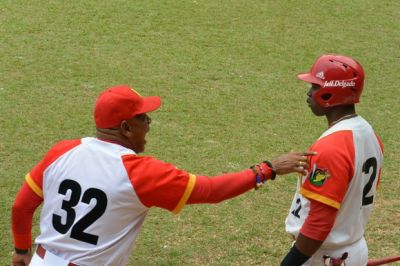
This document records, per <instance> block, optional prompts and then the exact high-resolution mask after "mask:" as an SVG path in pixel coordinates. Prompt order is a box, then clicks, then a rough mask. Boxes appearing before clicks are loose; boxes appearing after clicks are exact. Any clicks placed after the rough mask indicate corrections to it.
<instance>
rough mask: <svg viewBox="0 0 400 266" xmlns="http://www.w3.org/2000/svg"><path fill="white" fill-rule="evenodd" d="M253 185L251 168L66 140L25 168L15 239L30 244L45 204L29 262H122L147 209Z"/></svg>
mask: <svg viewBox="0 0 400 266" xmlns="http://www.w3.org/2000/svg"><path fill="white" fill-rule="evenodd" d="M271 174H272V172H271V169H268V172H267V173H266V175H267V176H271ZM254 186H255V175H254V173H253V171H252V170H250V169H246V170H243V171H240V172H236V173H228V174H223V175H219V176H214V177H213V178H209V177H207V176H195V175H193V174H190V173H188V172H186V171H184V170H180V169H177V168H176V167H175V166H173V165H171V164H168V163H165V162H162V161H160V160H157V159H155V158H153V157H149V156H138V155H136V154H135V153H134V152H133V151H132V150H130V149H127V148H125V147H123V146H121V145H119V144H118V143H112V142H110V141H102V140H99V139H96V138H83V139H81V140H65V141H61V142H59V143H57V144H56V145H55V146H54V147H52V148H51V149H50V151H49V152H48V153H47V154H46V156H45V157H44V158H43V160H42V161H41V162H39V164H37V165H36V166H35V167H34V168H33V169H32V170H31V171H30V173H29V174H27V176H26V178H25V183H24V184H23V186H22V187H21V189H20V191H19V192H18V194H17V197H16V199H15V201H14V204H13V208H12V223H11V227H12V232H13V236H14V244H15V247H16V248H19V249H28V248H30V247H31V242H32V233H31V229H32V218H33V214H34V212H35V210H36V208H37V207H38V206H39V205H40V204H42V203H43V208H42V213H41V217H40V234H39V236H38V237H37V238H36V241H35V242H36V244H38V245H40V246H39V248H38V250H37V251H36V252H35V254H34V256H33V258H32V261H31V264H30V265H31V266H43V265H60V266H67V265H71V264H70V263H73V264H75V265H80V266H85V265H125V264H126V262H127V260H128V257H129V255H130V251H131V248H132V246H133V244H134V241H135V239H136V237H137V234H138V233H139V231H140V228H141V226H142V223H143V221H144V218H145V217H146V215H147V212H148V209H149V208H150V207H160V208H163V209H166V210H169V211H171V212H173V213H178V212H179V211H180V210H181V209H182V208H183V206H184V205H185V204H198V203H218V202H220V201H223V200H226V199H229V198H232V197H235V196H238V195H240V194H242V193H244V192H246V191H248V190H250V189H252V188H254ZM40 250H42V251H40ZM43 250H44V251H43ZM43 253H44V254H43Z"/></svg>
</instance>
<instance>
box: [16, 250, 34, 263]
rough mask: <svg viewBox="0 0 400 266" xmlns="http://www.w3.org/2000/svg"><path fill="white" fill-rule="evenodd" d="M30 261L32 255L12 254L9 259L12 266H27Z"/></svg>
mask: <svg viewBox="0 0 400 266" xmlns="http://www.w3.org/2000/svg"><path fill="white" fill-rule="evenodd" d="M31 259H32V253H30V252H29V253H27V254H17V253H15V252H14V253H13V255H12V259H11V265H12V266H28V265H29V263H30V262H31Z"/></svg>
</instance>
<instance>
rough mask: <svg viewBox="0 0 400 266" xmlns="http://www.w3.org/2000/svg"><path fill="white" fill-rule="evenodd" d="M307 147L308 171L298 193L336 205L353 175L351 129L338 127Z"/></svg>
mask: <svg viewBox="0 0 400 266" xmlns="http://www.w3.org/2000/svg"><path fill="white" fill-rule="evenodd" d="M310 150H312V151H316V152H317V155H315V156H311V158H310V169H309V171H308V172H309V174H308V175H307V176H306V178H305V180H304V182H303V184H302V187H301V188H300V193H301V194H302V195H303V196H304V197H306V198H309V199H313V200H315V201H318V202H321V203H324V204H327V205H329V206H331V207H334V208H336V209H339V208H340V205H341V203H342V200H343V198H344V196H345V194H346V191H347V188H348V185H349V183H350V181H351V179H352V177H353V175H354V157H355V152H354V144H353V135H352V132H351V131H347V130H346V131H338V132H335V133H333V134H331V135H328V136H325V137H323V138H321V139H319V140H318V141H317V142H316V143H315V144H314V145H313V146H311V148H310Z"/></svg>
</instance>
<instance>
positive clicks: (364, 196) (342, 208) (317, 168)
mask: <svg viewBox="0 0 400 266" xmlns="http://www.w3.org/2000/svg"><path fill="white" fill-rule="evenodd" d="M310 150H312V151H316V152H317V155H316V156H311V157H310V169H309V174H308V175H307V176H302V177H301V178H299V181H298V184H297V190H296V193H295V196H294V198H293V202H292V205H291V208H290V211H289V215H288V216H287V218H286V231H287V232H288V233H290V234H291V235H293V236H294V237H295V238H297V236H298V234H299V232H301V233H302V234H303V235H305V236H307V237H309V238H312V239H319V236H318V235H317V234H318V233H314V232H313V231H312V230H310V229H307V230H305V229H304V228H303V230H302V227H303V224H305V221H306V220H307V217H308V216H309V212H310V205H311V204H310V200H311V201H317V202H319V203H323V204H325V205H327V206H330V207H332V208H335V209H337V210H338V211H337V216H336V219H335V222H334V225H333V227H332V229H331V230H330V233H329V234H328V236H327V237H326V239H325V241H324V242H323V244H322V246H321V248H320V249H319V250H318V251H317V252H316V253H315V254H314V256H313V257H312V258H311V259H309V260H308V261H307V263H306V264H305V265H323V264H322V256H323V255H329V256H331V257H340V256H341V255H342V254H343V253H344V252H348V253H349V258H348V259H347V260H346V265H348V266H352V265H365V264H366V262H367V259H368V248H367V245H366V242H365V240H364V237H363V235H364V230H365V227H366V224H367V222H368V217H369V216H370V213H371V210H372V208H373V206H374V202H375V196H376V189H377V185H378V183H379V179H380V174H381V167H382V163H383V146H382V143H381V141H380V139H379V137H378V136H377V135H376V134H375V132H374V130H373V129H372V127H371V126H370V125H369V123H368V122H367V121H366V120H364V119H363V118H362V117H360V116H357V117H354V118H351V119H346V120H343V121H340V122H339V123H337V124H335V125H334V126H332V127H331V128H329V129H328V130H327V131H325V132H324V133H323V134H322V136H321V137H320V138H319V139H318V140H317V141H316V142H315V143H314V144H313V145H312V146H311V147H310ZM315 231H318V230H315Z"/></svg>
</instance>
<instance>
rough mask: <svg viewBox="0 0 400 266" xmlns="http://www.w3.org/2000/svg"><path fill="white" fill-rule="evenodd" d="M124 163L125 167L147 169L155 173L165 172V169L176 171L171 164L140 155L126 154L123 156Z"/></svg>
mask: <svg viewBox="0 0 400 266" xmlns="http://www.w3.org/2000/svg"><path fill="white" fill-rule="evenodd" d="M122 161H123V163H124V165H125V167H129V168H130V167H134V168H136V169H138V168H147V169H152V170H153V171H157V170H165V169H175V168H176V167H175V166H174V165H172V164H170V163H167V162H164V161H162V160H159V159H157V158H154V157H152V156H148V155H138V154H125V155H122Z"/></svg>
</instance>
